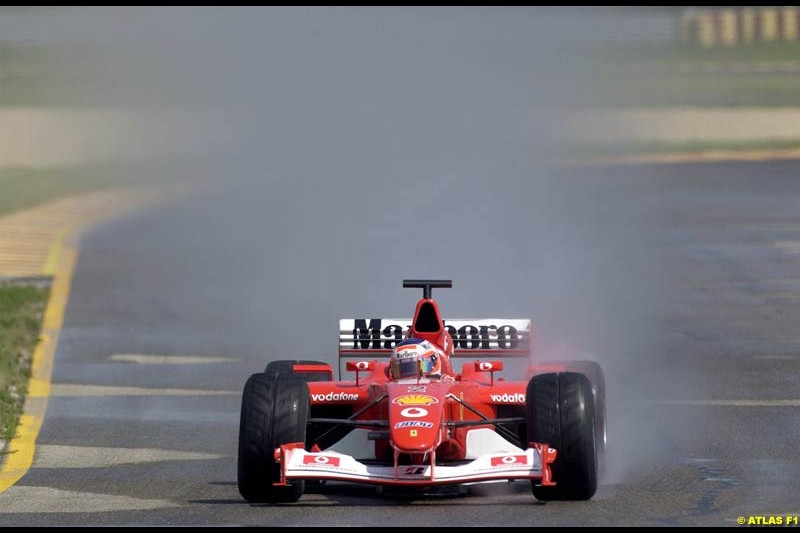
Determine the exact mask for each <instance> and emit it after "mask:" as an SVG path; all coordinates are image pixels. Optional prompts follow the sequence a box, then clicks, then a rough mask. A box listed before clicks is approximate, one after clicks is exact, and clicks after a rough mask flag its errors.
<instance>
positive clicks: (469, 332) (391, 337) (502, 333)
mask: <svg viewBox="0 0 800 533" xmlns="http://www.w3.org/2000/svg"><path fill="white" fill-rule="evenodd" d="M443 322H444V327H445V329H447V331H449V332H450V336H451V337H453V346H454V353H453V355H454V356H455V357H477V356H500V357H503V356H504V357H529V356H530V354H531V349H532V346H533V342H532V341H533V329H532V325H531V320H530V319H507V318H479V319H468V318H465V319H454V320H444V321H443ZM410 327H411V319H410V318H345V319H342V320H340V321H339V357H340V358H341V357H360V358H364V357H389V356H390V355H391V353H392V349H393V348H394V346H395V345H396V344H397V343H398V342H399V341H401V340H403V339H404V338H405V337H406V336H407V334H408V330H409V329H410Z"/></svg>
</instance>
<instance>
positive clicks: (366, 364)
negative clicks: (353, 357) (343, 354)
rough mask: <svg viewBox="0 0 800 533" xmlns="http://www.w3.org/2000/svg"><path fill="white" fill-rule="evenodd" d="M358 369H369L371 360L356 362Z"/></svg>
mask: <svg viewBox="0 0 800 533" xmlns="http://www.w3.org/2000/svg"><path fill="white" fill-rule="evenodd" d="M356 369H357V370H369V361H359V362H357V363H356Z"/></svg>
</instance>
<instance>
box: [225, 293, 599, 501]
mask: <svg viewBox="0 0 800 533" xmlns="http://www.w3.org/2000/svg"><path fill="white" fill-rule="evenodd" d="M403 286H404V287H415V288H422V289H423V290H424V294H423V298H421V299H420V300H419V302H418V303H417V306H416V310H415V313H414V318H413V319H412V320H407V319H375V318H373V319H345V320H341V321H340V324H339V329H340V336H339V370H340V374H341V367H342V362H344V363H345V370H346V371H347V372H350V373H352V379H349V380H341V381H335V380H334V379H333V368H332V367H331V366H330V365H329V364H327V363H321V362H315V361H303V360H298V361H292V360H288V361H287V360H283V361H273V362H270V363H269V365H268V366H267V368H266V370H265V372H263V373H258V374H254V375H252V376H251V377H250V378H249V379H248V380H247V383H246V385H245V387H244V394H243V397H242V410H241V421H240V427H239V456H238V485H239V492H240V493H241V495H242V496H243V497H244V498H245V499H246V500H248V501H251V502H293V501H297V500H298V499H299V498H300V497H301V496H302V494H303V491H304V489H305V482H306V481H308V480H317V481H320V480H336V481H349V482H357V483H368V484H375V485H394V486H405V487H419V488H430V487H434V486H438V485H453V484H472V483H483V482H498V481H508V480H530V483H531V488H532V492H533V495H534V496H535V497H536V498H537V499H539V500H586V499H589V498H591V497H592V496H593V495H594V493H595V491H596V489H597V480H598V470H599V466H600V464H601V463H602V461H603V454H604V451H605V434H606V432H605V383H604V377H603V372H602V370H601V368H600V366H599V365H598V364H597V363H595V362H590V361H574V362H559V363H543V364H532V363H531V347H532V327H531V321H530V320H528V319H523V320H508V319H471V320H447V321H444V320H442V317H441V314H440V312H439V306H438V304H437V303H436V301H435V300H433V299H432V298H431V292H432V289H433V288H441V287H448V288H449V287H452V282H451V281H449V280H445V281H441V280H438V281H437V280H433V281H432V280H405V281H404V282H403ZM387 357H389V360H388V361H387ZM495 357H506V358H524V360H525V363H526V364H525V365H524V366H526V367H527V373H526V376H525V379H524V380H506V379H505V378H504V377H501V373H502V372H503V367H504V362H503V361H502V360H499V359H495ZM458 358H465V359H467V361H466V362H463V364H461V368H460V370H459V371H458V372H456V371H455V369H454V366H456V365H454V364H453V360H454V359H458ZM506 362H507V363H513V362H514V360H507V361H506ZM509 366H511V365H510V364H509ZM356 433H360V434H361V436H362V437H361V438H362V441H363V443H364V444H365V446H363V448H364V449H365V450H366V452H364V453H361V455H359V456H356V455H355V454H353V453H351V452H349V451H348V450H347V449H346V447H345V449H342V448H340V447H339V444H340V443H342V442H344V441H346V440H347V439H349V438H352V437H353V435H354V434H356Z"/></svg>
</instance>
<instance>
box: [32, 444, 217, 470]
mask: <svg viewBox="0 0 800 533" xmlns="http://www.w3.org/2000/svg"><path fill="white" fill-rule="evenodd" d="M221 457H223V456H222V455H215V454H210V453H198V452H183V451H179V450H160V449H156V448H99V447H94V446H91V447H90V446H60V445H56V444H43V445H41V444H40V445H39V446H37V447H36V460H35V461H34V463H33V467H34V468H106V467H109V466H116V465H125V464H142V463H157V462H159V461H210V460H214V459H220V458H221Z"/></svg>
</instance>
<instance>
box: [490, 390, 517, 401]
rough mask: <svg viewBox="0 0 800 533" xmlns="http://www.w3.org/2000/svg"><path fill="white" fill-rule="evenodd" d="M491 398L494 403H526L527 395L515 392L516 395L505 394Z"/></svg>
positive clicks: (491, 395)
mask: <svg viewBox="0 0 800 533" xmlns="http://www.w3.org/2000/svg"><path fill="white" fill-rule="evenodd" d="M489 398H491V400H492V401H493V402H498V403H525V395H524V394H523V393H521V392H515V393H514V394H509V393H507V392H504V393H503V394H490V395H489Z"/></svg>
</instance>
